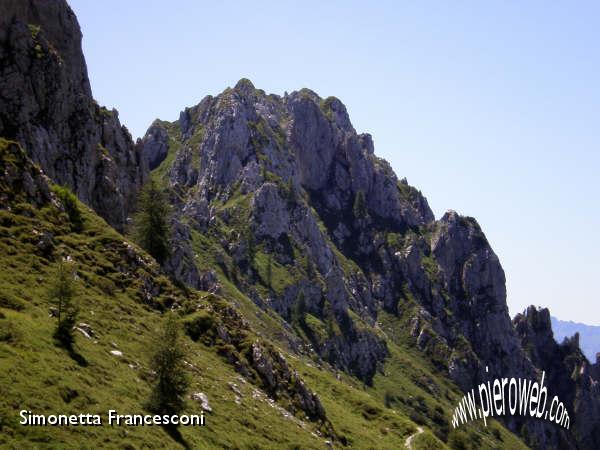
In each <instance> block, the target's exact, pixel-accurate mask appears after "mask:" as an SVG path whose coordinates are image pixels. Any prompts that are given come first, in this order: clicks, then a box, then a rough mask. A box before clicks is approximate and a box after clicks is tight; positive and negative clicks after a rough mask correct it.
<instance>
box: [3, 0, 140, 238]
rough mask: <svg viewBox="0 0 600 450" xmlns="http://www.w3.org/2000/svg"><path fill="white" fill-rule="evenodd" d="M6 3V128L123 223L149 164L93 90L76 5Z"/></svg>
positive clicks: (54, 173)
mask: <svg viewBox="0 0 600 450" xmlns="http://www.w3.org/2000/svg"><path fill="white" fill-rule="evenodd" d="M0 10H1V11H2V16H1V17H0V92H1V93H2V95H1V96H0V136H3V137H5V138H8V139H13V140H16V141H18V142H20V143H21V144H22V145H23V147H24V148H25V150H26V151H27V153H28V154H29V155H30V156H31V158H32V159H33V160H34V161H35V162H37V163H38V164H39V165H40V166H41V168H42V169H43V170H44V172H45V173H46V174H47V175H48V176H49V177H50V178H51V179H52V180H53V181H54V182H56V183H59V184H62V185H67V186H69V187H70V188H71V189H72V190H73V191H74V192H75V193H76V194H77V196H78V197H79V198H80V199H81V200H83V201H84V202H86V203H87V204H89V205H90V206H91V207H93V208H94V209H95V210H96V211H97V212H98V213H99V214H100V215H101V216H103V217H104V218H105V219H106V220H107V221H108V222H109V223H110V224H111V225H113V226H115V227H117V228H122V226H123V224H124V223H125V220H126V218H127V216H128V214H129V213H130V211H131V209H132V206H133V204H134V201H135V198H136V195H137V191H138V189H139V187H140V185H141V184H142V182H143V181H144V178H145V176H146V174H147V166H146V164H145V161H144V160H143V159H142V158H141V153H140V150H139V149H137V148H136V147H135V146H134V144H133V142H132V139H131V136H130V134H129V132H128V131H127V129H126V128H125V127H124V126H121V124H120V122H119V118H118V114H117V112H116V111H115V110H112V111H108V110H107V109H106V108H103V107H100V106H98V104H97V103H96V102H95V101H94V99H93V98H92V93H91V89H90V83H89V80H88V76H87V69H86V65H85V60H84V57H83V53H82V51H81V32H80V29H79V25H78V23H77V19H76V18H75V15H74V14H73V11H72V10H71V9H70V8H69V6H68V5H67V3H66V2H65V1H63V0H23V1H22V0H1V1H0Z"/></svg>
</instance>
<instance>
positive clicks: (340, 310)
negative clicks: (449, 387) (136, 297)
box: [141, 79, 598, 448]
mask: <svg viewBox="0 0 600 450" xmlns="http://www.w3.org/2000/svg"><path fill="white" fill-rule="evenodd" d="M141 145H142V147H143V152H144V154H145V155H146V157H147V158H148V160H149V163H150V167H151V168H152V169H153V171H152V177H153V178H154V179H155V180H157V181H158V182H160V183H162V185H163V186H164V187H165V188H166V189H168V190H169V192H170V195H171V202H172V204H173V205H174V209H175V217H174V219H173V227H174V228H175V229H176V230H177V233H176V235H175V239H174V240H173V246H174V247H175V248H177V251H176V252H175V254H174V257H173V258H172V259H171V260H170V261H169V262H168V263H167V264H166V265H165V268H166V269H167V270H168V271H169V272H170V273H171V274H172V275H173V276H174V277H176V278H178V279H180V280H181V281H182V282H185V283H188V284H190V285H192V286H197V287H198V286H200V284H199V283H200V282H199V280H200V279H201V278H202V273H203V271H206V270H209V269H211V268H217V271H218V275H219V277H220V279H221V280H227V281H226V282H227V283H233V284H234V285H235V287H236V288H237V289H238V290H239V291H240V292H241V293H243V294H244V295H245V296H247V297H248V298H250V299H251V300H252V301H253V302H254V303H255V304H256V305H257V306H259V307H260V308H261V309H264V310H267V311H274V312H276V313H277V314H278V315H279V317H281V318H282V319H283V320H284V321H285V322H286V323H287V325H286V330H287V334H288V335H287V336H286V339H287V340H288V342H289V347H290V349H291V350H293V351H296V352H300V353H306V354H311V353H313V352H314V353H316V355H318V357H319V358H320V359H322V360H323V361H327V362H328V363H329V364H331V365H332V366H333V367H335V368H337V369H339V370H342V371H345V372H347V373H348V374H351V375H353V376H355V377H357V378H359V379H361V380H362V381H363V382H364V383H365V384H366V385H368V386H371V385H373V380H374V378H376V374H377V373H380V372H381V371H383V372H386V371H385V368H384V366H385V365H386V364H387V363H388V361H389V360H390V357H391V355H392V353H393V346H392V345H391V343H390V340H389V339H388V338H386V336H385V333H384V332H383V330H382V328H381V327H382V325H381V324H382V317H388V316H390V317H393V318H394V323H395V327H398V328H401V329H403V330H408V331H409V332H408V333H404V335H405V336H404V340H403V342H405V343H409V344H410V345H411V346H414V347H415V348H417V349H418V350H419V351H420V352H421V357H423V358H426V359H427V360H429V361H431V363H432V364H433V365H434V367H435V369H436V371H438V373H440V374H443V376H444V377H448V378H450V379H451V380H452V381H453V382H454V383H456V384H457V385H458V386H459V387H460V388H461V389H463V390H468V389H471V388H472V387H474V386H475V385H476V384H477V383H479V382H481V381H485V380H488V379H490V378H493V377H502V376H516V377H525V378H539V375H540V374H541V370H542V369H543V367H540V366H536V365H535V363H534V362H532V360H531V358H530V356H529V355H528V353H527V351H526V349H524V348H523V346H522V343H521V340H520V337H519V336H518V334H517V333H516V332H515V329H514V327H513V323H512V321H511V319H510V317H509V315H508V309H507V306H506V289H505V278H504V272H503V270H502V267H501V265H500V262H499V261H498V258H497V257H496V255H495V254H494V252H493V250H492V249H491V248H490V246H489V244H488V242H487V240H486V238H485V235H484V234H483V232H482V230H481V229H480V227H479V225H478V224H477V222H476V221H475V219H473V218H470V217H463V216H460V215H459V214H457V213H456V212H453V211H449V212H448V213H446V214H445V215H444V216H443V217H442V218H441V219H440V220H437V221H436V220H434V217H433V214H432V212H431V210H430V208H429V207H428V205H427V201H426V199H425V198H424V197H423V196H422V194H421V193H420V192H419V191H418V190H417V189H415V188H413V187H412V186H410V185H408V183H407V182H406V180H398V179H397V178H396V175H395V174H394V173H393V171H392V170H391V168H390V166H389V165H388V164H387V163H386V162H385V161H383V160H381V159H380V158H377V157H376V156H375V154H374V146H373V142H372V139H371V136H370V135H368V134H360V135H359V134H357V133H356V131H355V130H354V128H353V127H352V124H351V122H350V119H349V117H348V114H347V112H346V109H345V107H344V105H343V104H342V103H341V102H340V101H339V100H338V99H336V98H334V97H329V98H325V99H323V98H321V97H319V96H318V95H317V94H315V93H314V92H312V91H310V90H308V89H303V90H301V91H298V92H292V93H291V94H286V95H285V96H283V97H280V96H277V95H268V94H266V93H265V92H264V91H262V90H260V89H256V88H255V87H254V86H253V85H252V83H251V82H250V81H248V80H245V79H243V80H240V81H239V82H238V84H237V85H236V86H235V87H234V88H233V89H231V88H228V89H226V90H225V91H224V92H222V93H221V94H219V95H218V96H216V97H212V96H208V97H206V98H204V99H203V100H202V101H201V102H200V103H199V104H198V105H196V106H193V107H191V108H186V109H185V110H184V111H183V112H182V113H181V115H180V118H179V120H177V121H175V122H172V123H170V122H165V121H160V120H157V121H155V122H154V123H153V124H152V126H151V127H150V129H149V130H148V133H147V134H146V136H145V137H144V139H143V140H142V144H141ZM222 282H224V281H222ZM553 387H555V388H556V390H557V391H558V390H559V389H558V387H557V386H553ZM592 397H593V398H595V400H594V401H595V402H597V401H598V397H597V394H593V396H592ZM572 406H573V407H574V410H575V413H577V404H573V405H572ZM575 420H576V421H578V420H580V419H579V418H576V419H575ZM581 420H585V419H583V418H582V419H581ZM507 425H508V426H509V427H510V428H511V429H513V430H514V431H517V432H519V433H521V434H522V435H523V436H526V437H527V440H528V442H529V443H530V444H531V445H534V446H539V447H546V448H548V447H553V446H559V445H560V446H576V445H577V444H576V441H577V439H588V438H589V436H587V435H586V437H585V438H584V437H582V436H579V437H578V438H575V435H574V434H569V433H567V432H565V431H563V430H561V429H558V428H557V427H554V426H551V425H550V424H548V423H544V422H542V421H523V420H521V419H518V418H509V419H507ZM575 427H576V428H577V429H578V430H580V431H581V430H584V429H585V430H587V431H585V432H583V431H582V433H591V434H592V435H595V431H590V430H589V429H588V427H587V425H581V426H580V424H579V423H576V425H575ZM578 433H579V431H578ZM594 439H595V438H592V440H594Z"/></svg>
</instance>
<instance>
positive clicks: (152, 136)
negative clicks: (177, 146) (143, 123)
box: [140, 121, 169, 170]
mask: <svg viewBox="0 0 600 450" xmlns="http://www.w3.org/2000/svg"><path fill="white" fill-rule="evenodd" d="M140 145H141V146H142V149H141V150H142V153H143V155H144V157H145V158H146V160H147V161H148V168H149V169H150V170H154V169H155V168H157V167H158V166H159V165H160V163H161V162H163V160H164V159H165V158H166V156H167V151H168V150H169V136H168V134H167V130H166V129H165V127H163V126H162V125H161V124H160V123H159V122H158V121H155V122H154V123H153V124H152V126H151V127H150V128H148V131H146V134H145V135H144V138H143V139H142V141H141V143H140Z"/></svg>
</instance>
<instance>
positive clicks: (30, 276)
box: [0, 159, 522, 449]
mask: <svg viewBox="0 0 600 450" xmlns="http://www.w3.org/2000/svg"><path fill="white" fill-rule="evenodd" d="M171 160H172V159H171ZM80 207H81V209H82V210H83V211H84V219H85V222H84V228H83V230H82V231H81V232H78V233H74V232H72V231H71V230H70V227H69V224H68V218H67V216H66V215H65V214H64V213H59V211H58V210H57V209H56V208H55V207H54V206H46V207H44V208H42V209H41V210H36V209H35V208H33V207H32V206H31V205H29V204H27V203H22V204H18V205H11V210H10V211H9V210H0V267H2V271H0V419H1V420H0V446H2V447H7V448H27V447H33V446H36V447H52V448H55V447H56V446H57V444H62V445H63V446H64V447H72V448H86V447H87V448H90V447H117V446H119V447H120V446H123V444H124V443H125V442H126V443H128V444H130V445H131V446H132V448H174V447H176V446H177V445H178V444H177V443H176V442H175V441H174V440H173V438H172V437H171V436H170V435H169V434H168V433H166V432H165V431H164V430H163V429H162V428H160V427H144V428H141V427H140V428H138V427H112V428H110V427H107V426H105V427H102V428H97V427H45V428H31V427H30V428H25V427H22V426H20V425H19V424H18V423H17V421H18V411H19V410H21V409H29V410H31V411H33V412H34V413H38V414H39V413H46V414H51V413H79V412H83V411H85V412H90V413H102V414H104V413H105V412H106V411H107V410H108V409H111V408H114V409H118V410H119V411H120V412H122V413H143V412H144V409H143V405H144V402H145V400H146V397H147V395H148V392H149V387H150V382H149V380H148V375H147V374H148V367H147V361H148V356H149V355H148V352H149V350H150V349H149V348H148V343H149V342H151V339H152V337H153V334H154V333H155V331H156V328H157V326H158V325H159V323H160V318H161V317H160V311H159V309H160V306H161V305H169V304H171V303H172V302H177V303H179V304H181V305H184V307H185V306H186V305H189V304H190V303H191V304H195V303H202V302H203V301H205V300H203V295H204V294H203V293H198V292H192V293H188V294H186V293H184V292H182V291H180V290H179V289H177V288H176V287H175V286H173V285H172V283H171V282H170V281H169V280H168V279H167V278H166V277H164V276H162V275H160V273H159V272H158V270H157V267H156V265H155V263H153V262H152V261H151V259H150V258H148V257H147V256H145V255H144V254H143V252H140V254H141V256H142V258H143V259H145V260H146V262H145V263H144V264H142V265H141V266H140V267H138V268H137V269H135V270H125V273H122V271H120V270H119V267H120V266H124V265H125V263H124V258H125V256H124V255H125V254H126V253H127V252H126V249H127V245H128V244H127V243H126V242H125V238H124V237H123V236H121V235H120V234H118V233H117V232H115V231H114V230H112V229H111V228H110V227H108V226H107V225H106V223H105V222H104V221H103V220H102V219H100V218H98V217H97V216H96V215H95V214H94V213H93V212H92V211H90V210H89V209H88V208H86V207H85V206H83V205H81V206H80ZM43 230H45V231H49V232H51V233H52V234H53V236H54V237H53V240H54V255H53V256H52V257H51V258H50V259H47V258H45V257H43V256H40V255H39V254H38V253H39V251H37V250H36V247H35V243H36V242H37V236H38V233H39V232H41V231H43ZM195 241H196V242H195V247H196V250H197V251H198V253H199V260H198V264H199V266H201V267H215V266H216V264H215V261H214V259H213V258H214V256H215V252H217V251H218V244H216V242H214V241H213V240H212V239H211V237H210V236H203V235H197V236H195ZM61 255H62V256H66V255H69V256H71V257H72V258H73V260H74V261H75V263H76V265H77V269H78V274H79V277H80V280H79V281H78V283H77V284H78V299H79V302H80V306H81V312H80V318H79V321H80V322H85V323H88V324H90V325H91V327H92V329H93V330H94V332H95V334H96V337H95V338H94V339H92V340H89V339H86V338H85V337H84V336H83V335H81V334H79V333H76V344H75V352H76V353H77V354H78V355H79V358H84V359H85V361H86V363H85V365H82V364H80V363H78V362H77V361H76V360H75V359H74V358H73V357H72V356H71V355H69V354H68V352H66V351H65V350H64V349H61V348H59V347H57V346H56V345H55V344H54V342H53V340H52V337H51V336H52V332H53V328H54V326H55V319H53V318H51V317H49V315H48V310H49V307H50V306H51V304H50V302H49V301H48V300H47V299H46V290H47V283H48V279H49V277H51V273H52V272H51V271H52V267H53V263H54V261H55V260H56V258H57V257H59V256H61ZM348 263H350V262H348ZM277 269H278V270H279V269H280V268H279V267H278V268H277ZM282 270H283V269H282ZM218 272H219V277H220V279H221V282H222V284H223V295H224V296H225V297H226V299H227V301H228V302H230V303H231V304H232V305H234V306H235V307H236V309H238V310H239V311H240V313H241V314H242V315H243V316H244V317H245V318H246V319H247V320H248V322H249V323H250V324H251V326H252V328H253V329H254V331H255V332H256V334H257V335H260V336H262V337H263V338H265V339H270V340H271V341H272V342H273V343H274V345H275V346H276V347H277V348H278V349H279V350H280V351H281V352H282V353H284V354H285V355H286V357H287V359H288V362H289V363H290V364H291V365H292V366H293V367H294V368H296V369H297V370H298V371H299V373H300V374H301V375H302V377H303V378H304V380H305V381H306V383H307V385H308V386H309V387H310V388H311V389H312V390H314V391H316V392H317V394H318V395H319V397H320V399H321V402H322V403H323V406H324V407H325V410H326V414H327V416H328V418H329V420H330V421H331V423H332V424H333V427H334V429H335V431H336V433H337V434H338V436H339V437H340V438H341V440H342V441H344V442H346V443H347V444H348V445H351V446H352V448H365V449H366V448H373V449H382V448H383V449H396V448H402V447H403V445H404V442H405V439H406V438H407V437H408V436H409V435H411V434H412V433H414V432H415V431H416V427H417V425H416V423H419V424H421V425H422V426H423V427H424V429H425V433H423V434H422V435H419V436H417V437H416V438H415V440H414V441H413V447H414V448H431V445H433V444H432V442H433V443H436V444H438V443H439V442H440V441H436V440H435V439H437V438H435V437H434V433H435V434H437V435H438V436H439V435H442V434H443V432H442V428H443V427H442V426H441V425H440V423H441V422H443V421H442V420H440V415H441V416H443V418H444V420H446V421H448V420H449V417H450V408H451V407H452V406H453V405H455V403H456V401H457V400H458V395H459V394H458V391H457V389H456V388H455V387H454V386H453V385H452V384H451V383H449V382H448V381H447V379H446V378H445V377H444V376H443V375H442V374H439V373H438V372H436V369H435V368H434V367H433V366H432V365H431V364H430V363H429V362H428V361H427V360H426V359H425V358H424V357H423V356H422V355H421V354H420V353H419V352H417V351H416V350H415V348H414V346H412V345H411V344H410V341H409V340H408V339H407V337H406V336H404V335H402V333H398V330H401V329H402V325H401V323H400V322H398V320H399V319H398V318H396V317H393V316H385V315H382V316H381V317H382V321H383V323H382V329H381V330H380V333H384V334H385V335H386V336H387V340H388V345H389V347H390V351H391V356H390V358H389V359H388V360H387V361H386V364H385V367H384V368H383V371H382V373H380V374H378V375H377V376H376V378H375V380H374V385H373V387H365V386H363V385H362V383H360V382H359V381H357V380H356V379H354V378H351V377H349V376H347V375H345V374H343V373H336V371H335V370H333V369H331V368H330V367H329V366H328V365H327V364H323V363H319V362H318V361H317V362H315V360H314V359H315V358H314V355H300V356H299V355H292V354H291V352H290V350H289V347H288V337H289V328H286V326H285V324H284V323H283V321H282V320H281V318H279V317H278V316H276V315H274V314H272V313H268V312H264V311H262V310H260V309H259V308H258V307H257V306H256V305H254V303H253V302H252V301H250V300H249V299H248V298H247V297H245V296H244V295H243V294H242V293H241V292H240V291H239V290H238V289H237V288H236V287H235V285H234V284H233V283H232V282H230V281H229V280H228V279H227V278H226V276H225V274H224V273H223V271H222V270H220V269H218ZM282 276H285V274H282ZM144 278H146V279H150V280H152V281H153V282H154V283H155V284H156V285H158V286H160V290H161V294H160V295H158V297H157V298H155V299H154V300H153V304H152V305H147V304H145V303H144V301H143V298H142V296H141V295H140V292H141V290H142V287H143V284H144V283H143V279H144ZM184 309H187V308H184ZM185 342H186V346H187V348H188V351H189V358H188V361H189V363H190V364H191V365H190V366H189V367H190V375H191V377H192V381H193V382H192V388H191V392H199V391H201V392H205V393H206V394H207V395H208V397H209V399H210V404H211V406H212V408H213V412H212V413H209V414H207V426H206V427H203V428H192V427H187V428H186V427H180V431H181V433H182V436H183V439H185V441H186V442H187V443H188V444H189V445H190V447H192V448H221V447H225V448H326V445H325V439H326V438H324V437H319V436H317V435H316V426H315V425H314V424H312V423H310V422H306V421H303V420H302V418H300V417H299V418H294V417H291V418H290V417H288V418H286V417H284V415H283V414H282V413H283V411H282V410H281V409H280V408H279V407H278V406H277V404H274V403H272V402H271V401H269V400H268V398H267V397H266V396H265V395H264V393H262V391H260V389H258V388H257V387H256V386H254V385H251V384H250V383H247V382H244V381H243V379H241V378H240V376H239V375H238V373H237V372H236V371H235V370H234V369H233V367H232V366H231V365H230V364H229V363H227V362H226V361H225V360H224V359H223V358H221V357H220V356H218V355H217V353H216V349H215V348H213V347H208V346H205V345H204V344H201V343H196V342H192V341H191V340H189V339H187V338H186V341H185ZM115 348H117V349H119V350H120V351H122V352H123V357H116V356H113V355H111V354H110V353H109V352H110V351H111V350H113V349H115ZM229 382H231V383H236V384H237V386H239V389H240V391H241V392H242V398H241V404H239V405H238V404H236V402H235V396H236V394H235V393H234V392H233V390H232V389H231V388H230V387H229V385H228V383H229ZM431 386H434V387H435V388H434V390H433V391H432V388H431ZM436 389H437V391H436ZM439 392H442V393H443V395H439ZM386 405H387V406H386ZM197 411H199V406H198V404H196V403H195V402H193V401H191V400H190V401H188V412H190V413H193V412H197ZM435 420H437V421H438V422H436V421H435ZM493 427H494V428H496V429H497V430H498V431H497V432H496V433H497V434H494V433H492V431H491V429H487V430H485V429H482V428H481V427H480V425H475V426H472V427H471V426H470V427H469V428H468V429H469V430H470V431H469V433H468V434H466V433H462V434H459V433H454V434H452V433H451V436H450V438H449V439H444V440H447V441H448V442H450V443H452V444H453V446H454V447H457V448H458V447H460V445H461V443H466V445H467V446H466V447H465V448H469V446H470V445H472V444H471V442H474V443H475V444H476V447H479V446H481V447H483V448H497V447H504V446H508V447H510V448H521V447H522V444H521V443H520V441H518V440H516V439H515V438H514V436H513V435H511V434H510V433H508V432H506V431H505V430H504V429H503V428H502V427H500V426H498V425H493ZM498 436H499V438H498ZM443 437H444V438H445V436H443ZM428 446H429V447H428ZM473 448H475V447H473Z"/></svg>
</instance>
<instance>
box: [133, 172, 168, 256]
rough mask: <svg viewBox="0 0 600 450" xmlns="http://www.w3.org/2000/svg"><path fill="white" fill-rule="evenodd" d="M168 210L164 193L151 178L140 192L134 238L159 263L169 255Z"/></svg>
mask: <svg viewBox="0 0 600 450" xmlns="http://www.w3.org/2000/svg"><path fill="white" fill-rule="evenodd" d="M169 212H170V211H169V205H168V203H167V199H166V197H165V195H164V193H163V192H162V190H161V189H160V188H159V187H158V185H157V184H156V183H155V182H154V180H152V179H151V180H150V181H149V182H148V184H146V186H144V188H143V189H142V192H141V193H140V198H139V201H138V212H137V214H136V215H135V219H134V226H135V238H136V241H137V242H138V243H139V245H140V246H141V247H142V248H143V249H144V250H146V251H147V252H148V253H149V254H150V255H151V256H152V257H154V259H156V260H157V261H158V262H159V263H162V262H163V261H164V260H165V258H166V257H167V256H168V255H169V234H170V230H169V222H168V221H169Z"/></svg>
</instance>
